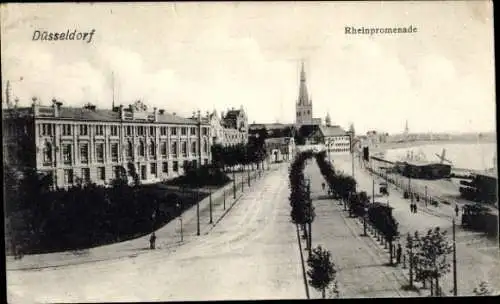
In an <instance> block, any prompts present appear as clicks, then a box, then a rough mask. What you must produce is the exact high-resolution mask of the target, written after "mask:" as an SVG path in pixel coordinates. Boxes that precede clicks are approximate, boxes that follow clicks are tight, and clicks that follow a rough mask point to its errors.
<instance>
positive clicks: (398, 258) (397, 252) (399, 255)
mask: <svg viewBox="0 0 500 304" xmlns="http://www.w3.org/2000/svg"><path fill="white" fill-rule="evenodd" d="M396 263H397V264H399V263H401V244H399V243H398V248H397V249H396Z"/></svg>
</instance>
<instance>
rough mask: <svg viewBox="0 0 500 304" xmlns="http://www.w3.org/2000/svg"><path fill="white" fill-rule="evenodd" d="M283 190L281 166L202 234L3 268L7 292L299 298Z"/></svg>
mask: <svg viewBox="0 0 500 304" xmlns="http://www.w3.org/2000/svg"><path fill="white" fill-rule="evenodd" d="M246 189H247V188H246ZM288 195H289V190H288V179H287V165H285V164H284V165H283V166H281V168H280V169H279V170H277V171H270V172H269V173H268V175H267V176H266V177H264V178H262V179H260V180H257V182H256V185H255V186H254V187H252V188H251V190H249V191H248V190H246V193H245V195H244V196H243V197H242V198H241V199H240V200H238V201H237V203H236V204H235V205H234V206H233V208H232V209H231V211H230V212H229V213H227V215H226V216H225V217H224V218H223V219H222V220H221V221H220V222H219V224H218V225H217V226H215V228H213V229H212V231H211V232H210V233H209V234H207V235H202V236H200V237H198V238H196V237H193V238H192V241H191V242H189V243H187V244H185V245H182V246H177V247H171V248H168V247H167V248H165V247H164V245H163V244H161V245H160V249H158V250H155V251H149V250H138V249H137V248H130V249H131V250H130V256H128V257H123V258H121V259H114V260H107V261H102V262H93V263H86V264H75V265H68V266H64V267H60V268H56V269H50V268H47V269H39V270H26V271H8V272H7V278H8V293H9V296H11V299H12V300H16V299H22V302H31V301H37V302H76V301H78V302H82V301H83V302H86V301H99V302H102V301H104V302H108V301H155V300H162V301H171V300H174V301H186V300H198V301H201V300H231V299H293V298H298V299H300V298H305V297H306V295H305V287H304V282H303V274H302V268H301V262H300V252H299V249H298V243H297V237H296V230H295V226H294V225H293V224H291V223H290V216H289V213H290V207H289V203H288ZM144 245H146V244H144ZM113 246H115V245H110V246H107V250H108V251H110V252H111V251H113ZM116 246H120V245H119V244H117V245H116ZM90 251H92V250H90Z"/></svg>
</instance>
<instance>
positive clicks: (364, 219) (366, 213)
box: [363, 206, 368, 236]
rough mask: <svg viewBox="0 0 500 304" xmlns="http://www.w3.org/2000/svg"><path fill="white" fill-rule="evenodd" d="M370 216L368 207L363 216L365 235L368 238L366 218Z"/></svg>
mask: <svg viewBox="0 0 500 304" xmlns="http://www.w3.org/2000/svg"><path fill="white" fill-rule="evenodd" d="M367 215H368V207H366V206H365V213H364V214H363V235H364V236H367V234H366V216H367Z"/></svg>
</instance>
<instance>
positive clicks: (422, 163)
mask: <svg viewBox="0 0 500 304" xmlns="http://www.w3.org/2000/svg"><path fill="white" fill-rule="evenodd" d="M403 163H405V164H407V165H410V166H415V167H423V166H443V167H451V165H449V164H441V163H436V162H428V161H418V160H412V161H404V162H403Z"/></svg>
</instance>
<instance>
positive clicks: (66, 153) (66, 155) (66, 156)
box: [62, 144, 72, 165]
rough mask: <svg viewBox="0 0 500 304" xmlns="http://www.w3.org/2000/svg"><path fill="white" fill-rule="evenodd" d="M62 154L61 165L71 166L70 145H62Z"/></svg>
mask: <svg viewBox="0 0 500 304" xmlns="http://www.w3.org/2000/svg"><path fill="white" fill-rule="evenodd" d="M62 153H63V163H64V164H65V165H71V159H72V157H71V145H70V144H63V145H62Z"/></svg>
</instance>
